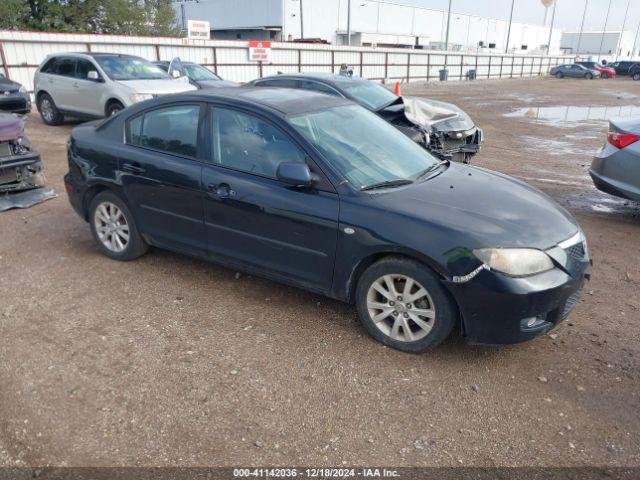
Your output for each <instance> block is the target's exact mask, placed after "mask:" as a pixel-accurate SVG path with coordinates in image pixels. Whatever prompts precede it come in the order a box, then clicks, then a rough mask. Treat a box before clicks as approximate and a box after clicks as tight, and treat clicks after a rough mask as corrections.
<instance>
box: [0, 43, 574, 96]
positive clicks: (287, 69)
mask: <svg viewBox="0 0 640 480" xmlns="http://www.w3.org/2000/svg"><path fill="white" fill-rule="evenodd" d="M63 52H113V53H126V54H131V55H138V56H141V57H144V58H147V59H148V60H152V61H155V60H171V59H172V58H174V57H180V58H181V59H182V60H185V61H191V62H197V63H200V64H202V65H205V66H207V67H209V68H210V69H211V70H213V71H214V72H215V73H217V74H218V75H220V76H221V77H223V78H225V79H228V80H234V81H237V82H247V81H250V80H253V79H254V78H257V77H264V76H268V75H274V74H276V73H278V72H283V73H292V72H335V73H337V72H338V71H339V69H340V66H341V65H342V64H347V65H350V66H352V67H353V68H354V74H355V75H358V76H361V77H365V78H369V79H372V80H380V81H385V82H387V81H390V82H396V81H400V82H412V81H431V80H437V79H439V77H440V73H439V72H440V70H442V69H444V68H445V65H446V68H447V70H448V74H449V80H464V79H466V78H467V75H468V73H469V70H475V71H476V76H477V78H514V77H530V76H538V75H540V74H544V73H547V72H548V71H549V69H550V68H552V67H554V66H556V65H559V64H561V63H567V62H569V61H572V57H569V56H544V55H521V54H515V55H513V54H493V53H487V52H477V53H476V52H442V51H437V50H421V49H397V48H376V47H343V46H334V45H319V44H300V43H273V44H272V51H271V59H270V61H269V62H254V61H251V60H250V58H249V53H248V44H247V42H246V41H226V40H187V39H184V38H176V37H152V36H148V37H145V36H124V35H92V34H66V33H39V32H23V31H0V71H2V72H3V73H4V75H5V76H6V77H8V78H11V79H13V80H16V81H18V82H20V83H22V84H23V85H25V86H26V87H27V88H28V89H29V90H32V89H33V74H34V72H35V70H36V68H37V67H38V65H39V64H40V63H41V62H42V60H44V58H45V57H46V56H47V55H49V54H52V53H63Z"/></svg>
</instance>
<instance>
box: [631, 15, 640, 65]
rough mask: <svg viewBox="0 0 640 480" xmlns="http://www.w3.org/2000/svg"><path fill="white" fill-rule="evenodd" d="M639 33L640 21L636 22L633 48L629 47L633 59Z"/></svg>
mask: <svg viewBox="0 0 640 480" xmlns="http://www.w3.org/2000/svg"><path fill="white" fill-rule="evenodd" d="M639 33H640V23H639V24H638V29H637V30H636V38H635V39H634V40H633V48H632V49H631V58H632V59H633V57H634V55H635V53H636V43H638V34H639Z"/></svg>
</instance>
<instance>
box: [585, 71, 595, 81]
mask: <svg viewBox="0 0 640 480" xmlns="http://www.w3.org/2000/svg"><path fill="white" fill-rule="evenodd" d="M584 78H586V79H587V80H593V74H592V73H587V74H586V75H585V76H584Z"/></svg>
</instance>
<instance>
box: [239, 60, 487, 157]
mask: <svg viewBox="0 0 640 480" xmlns="http://www.w3.org/2000/svg"><path fill="white" fill-rule="evenodd" d="M247 85H249V86H258V87H280V88H296V89H302V90H310V91H314V92H319V93H325V94H328V95H335V96H338V97H343V98H348V99H349V100H352V101H354V102H356V103H358V104H360V105H362V106H363V107H365V108H367V109H368V110H371V111H373V112H375V113H377V114H378V115H380V116H381V117H382V118H384V119H385V120H387V121H388V122H389V123H391V124H392V125H394V126H395V127H396V128H397V129H398V130H400V131H401V132H402V133H404V134H405V135H407V136H408V137H409V138H411V139H412V140H413V141H415V142H416V143H419V144H420V145H422V146H424V147H425V148H426V149H427V150H429V151H430V152H431V153H433V154H435V155H436V156H438V157H439V158H441V159H452V160H454V161H458V162H464V163H469V162H470V161H471V158H472V157H473V156H474V155H475V154H476V153H478V151H480V147H481V145H482V142H483V132H482V130H481V129H480V128H478V127H477V126H476V125H475V124H474V122H473V120H472V119H471V117H469V115H467V114H466V113H465V112H464V111H463V110H461V109H460V108H458V107H457V106H455V105H453V104H451V103H446V102H441V101H438V100H431V99H427V98H421V97H407V96H398V95H396V94H394V93H393V92H391V91H390V90H388V89H387V88H385V87H384V86H383V85H381V84H379V83H376V82H373V81H371V80H366V79H364V78H360V77H353V76H349V75H335V74H330V73H296V74H280V75H275V76H272V77H265V78H261V79H258V80H254V81H252V82H250V83H248V84H247Z"/></svg>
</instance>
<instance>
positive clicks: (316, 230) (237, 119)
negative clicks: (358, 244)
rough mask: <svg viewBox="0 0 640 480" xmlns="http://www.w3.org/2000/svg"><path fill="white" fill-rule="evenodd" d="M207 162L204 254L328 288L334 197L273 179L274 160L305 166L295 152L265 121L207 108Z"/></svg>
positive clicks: (322, 187) (326, 189)
mask: <svg viewBox="0 0 640 480" xmlns="http://www.w3.org/2000/svg"><path fill="white" fill-rule="evenodd" d="M210 115H211V117H210V118H211V120H210V129H211V133H210V136H211V144H212V145H211V150H212V162H211V163H210V164H207V165H205V166H204V168H203V181H202V183H203V186H204V188H205V189H206V195H205V201H204V217H205V226H206V231H207V240H208V246H209V251H210V253H211V255H213V256H215V257H226V258H228V259H231V260H233V261H235V262H236V263H238V264H242V265H247V266H250V267H256V268H258V269H260V270H261V271H263V272H267V273H268V274H272V275H275V276H276V277H278V278H282V279H288V280H289V281H290V282H292V283H295V284H302V285H304V286H306V287H307V288H310V289H314V290H319V291H325V292H326V291H329V290H330V287H331V282H332V278H333V266H334V261H335V249H336V241H337V231H338V207H339V199H338V195H337V194H336V193H335V191H334V190H333V187H332V186H331V184H330V183H329V182H328V181H327V180H326V178H322V180H321V182H320V183H319V184H317V185H318V186H317V188H304V189H301V188H296V187H292V186H289V185H286V184H284V183H282V182H280V181H278V180H277V179H276V170H277V167H278V165H279V164H280V163H281V162H307V164H308V165H309V166H310V168H311V170H312V171H314V172H316V173H317V174H319V175H321V172H320V171H319V169H318V168H317V166H316V165H315V164H314V163H313V161H312V160H310V159H309V158H308V157H307V156H306V154H305V152H304V151H303V150H302V149H301V147H300V146H299V145H298V144H297V143H296V142H295V141H294V140H293V139H292V138H291V137H290V136H289V135H288V134H287V133H286V132H285V130H283V129H282V128H280V127H278V126H276V125H275V124H274V123H272V122H271V121H270V120H267V119H265V118H263V117H261V116H259V115H258V114H255V113H250V112H248V111H242V110H235V109H231V108H226V107H225V108H223V107H218V106H213V107H212V108H211V110H210Z"/></svg>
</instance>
